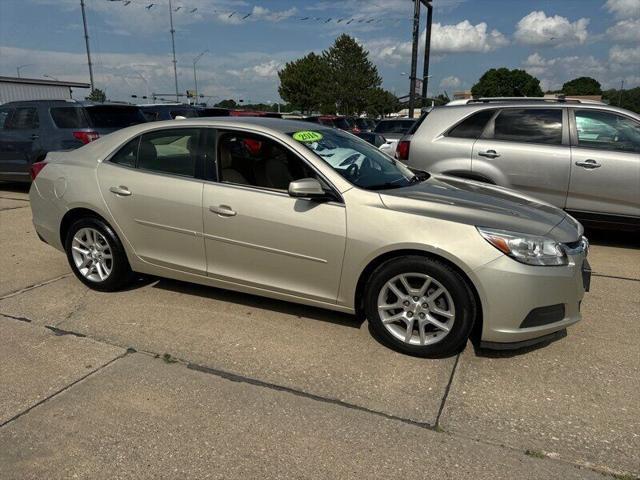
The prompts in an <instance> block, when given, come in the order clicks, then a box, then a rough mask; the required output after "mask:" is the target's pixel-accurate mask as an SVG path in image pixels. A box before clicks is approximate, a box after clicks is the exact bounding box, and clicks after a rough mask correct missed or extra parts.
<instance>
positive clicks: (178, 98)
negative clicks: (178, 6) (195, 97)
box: [169, 0, 180, 102]
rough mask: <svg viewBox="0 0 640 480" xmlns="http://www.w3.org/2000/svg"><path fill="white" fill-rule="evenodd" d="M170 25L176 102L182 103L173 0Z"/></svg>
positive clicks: (170, 6) (170, 9)
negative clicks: (179, 88)
mask: <svg viewBox="0 0 640 480" xmlns="http://www.w3.org/2000/svg"><path fill="white" fill-rule="evenodd" d="M169 24H170V25H171V30H169V31H170V32H171V50H172V52H173V80H174V83H175V85H176V102H179V101H180V93H178V67H177V64H178V62H177V61H176V40H175V33H176V31H175V29H174V28H173V7H172V5H171V0H169Z"/></svg>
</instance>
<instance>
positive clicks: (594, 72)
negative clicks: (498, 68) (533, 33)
mask: <svg viewBox="0 0 640 480" xmlns="http://www.w3.org/2000/svg"><path fill="white" fill-rule="evenodd" d="M629 50H633V49H624V48H622V47H615V46H614V47H613V48H612V49H611V51H610V52H609V61H607V60H602V59H598V58H595V57H594V56H592V55H588V56H579V55H572V56H564V57H553V58H545V57H543V56H542V55H540V54H539V53H537V52H536V53H533V54H531V55H529V57H527V59H526V60H525V61H524V62H522V66H523V68H524V69H525V70H526V71H527V72H529V73H530V74H531V75H534V76H535V77H538V78H539V79H540V83H541V84H542V88H543V89H544V90H549V89H550V90H557V89H559V88H561V87H562V84H563V83H564V82H566V81H568V80H571V79H573V78H577V77H583V76H586V77H593V78H595V79H596V80H598V81H599V82H600V83H601V84H602V87H603V88H613V87H619V86H620V81H621V80H624V81H625V85H627V86H628V87H634V86H637V85H640V77H639V76H638V75H637V65H638V64H639V63H640V52H638V53H635V55H634V53H632V52H630V51H629ZM621 58H624V59H625V61H626V64H624V65H621V64H619V63H617V62H618V60H620V59H621ZM632 62H635V66H634V64H632Z"/></svg>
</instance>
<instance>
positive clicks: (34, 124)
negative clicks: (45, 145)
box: [5, 107, 40, 130]
mask: <svg viewBox="0 0 640 480" xmlns="http://www.w3.org/2000/svg"><path fill="white" fill-rule="evenodd" d="M39 126H40V120H39V119H38V110H37V109H36V108H34V107H18V108H16V109H15V110H14V112H13V115H11V118H9V119H8V121H7V122H6V124H5V128H6V129H7V130H33V129H36V128H38V127H39Z"/></svg>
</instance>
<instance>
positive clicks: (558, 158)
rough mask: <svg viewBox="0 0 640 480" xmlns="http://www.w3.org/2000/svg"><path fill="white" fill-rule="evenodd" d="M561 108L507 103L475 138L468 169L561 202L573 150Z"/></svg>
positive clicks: (558, 205)
mask: <svg viewBox="0 0 640 480" xmlns="http://www.w3.org/2000/svg"><path fill="white" fill-rule="evenodd" d="M564 117H565V112H564V109H563V108H529V107H528V108H505V109H502V110H501V111H500V112H498V114H497V115H496V117H494V119H493V120H491V121H490V122H489V123H488V124H487V127H486V128H485V130H484V132H483V134H482V136H481V137H480V138H479V139H478V140H477V141H476V142H475V144H474V146H473V153H472V158H471V169H472V171H473V172H474V173H478V174H480V175H482V176H484V177H487V178H493V179H496V180H497V183H498V184H499V185H502V186H505V187H509V188H513V189H515V190H519V191H521V192H523V193H526V194H527V195H531V196H532V197H536V198H539V199H541V200H544V201H545V202H548V203H551V204H552V205H555V206H557V207H560V208H564V207H565V202H566V197H567V188H568V187H569V172H570V162H571V151H570V148H569V135H568V128H566V125H567V122H566V118H564Z"/></svg>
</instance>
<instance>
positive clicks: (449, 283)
mask: <svg viewBox="0 0 640 480" xmlns="http://www.w3.org/2000/svg"><path fill="white" fill-rule="evenodd" d="M403 273H421V274H426V275H428V276H429V277H431V278H432V279H434V280H436V281H437V282H439V283H440V284H441V285H442V286H443V287H444V288H446V289H447V290H448V292H449V294H450V296H451V299H452V300H453V305H454V307H455V319H454V321H453V325H452V326H451V330H450V331H449V333H447V334H446V335H445V336H444V337H443V338H442V339H441V340H440V341H438V342H437V343H433V344H430V345H414V344H409V343H405V342H404V341H402V340H400V339H398V338H396V337H395V336H394V335H392V333H391V332H389V330H387V328H386V327H385V325H384V324H383V322H382V319H381V318H380V314H379V312H378V295H379V293H380V291H381V289H382V288H383V287H384V285H385V284H386V283H387V282H388V281H389V280H391V279H392V278H393V277H395V276H397V275H401V274H403ZM364 311H365V315H366V316H367V319H368V320H369V325H370V327H371V330H372V332H373V333H374V334H375V336H376V337H377V338H378V339H379V340H380V341H381V342H382V343H383V344H385V345H387V346H388V347H390V348H392V349H394V350H396V351H399V352H402V353H405V354H408V355H413V356H416V357H425V358H442V357H447V356H450V355H455V354H457V353H459V352H460V351H462V349H464V347H465V345H466V342H467V340H468V338H469V335H470V334H471V331H472V329H473V324H474V321H475V317H476V311H477V305H476V301H475V298H474V296H473V293H472V292H471V290H470V289H469V286H468V285H467V283H466V281H465V279H464V278H462V276H461V275H460V274H459V273H458V272H457V271H456V270H454V269H453V268H451V267H450V266H449V265H447V264H446V263H443V262H440V261H437V260H432V259H430V258H427V257H421V256H418V255H410V256H405V257H399V258H393V259H391V260H388V261H387V262H385V263H383V264H382V265H380V266H379V267H378V268H376V269H375V270H374V272H373V273H372V274H371V277H370V279H369V281H368V283H367V286H366V289H365V298H364Z"/></svg>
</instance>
